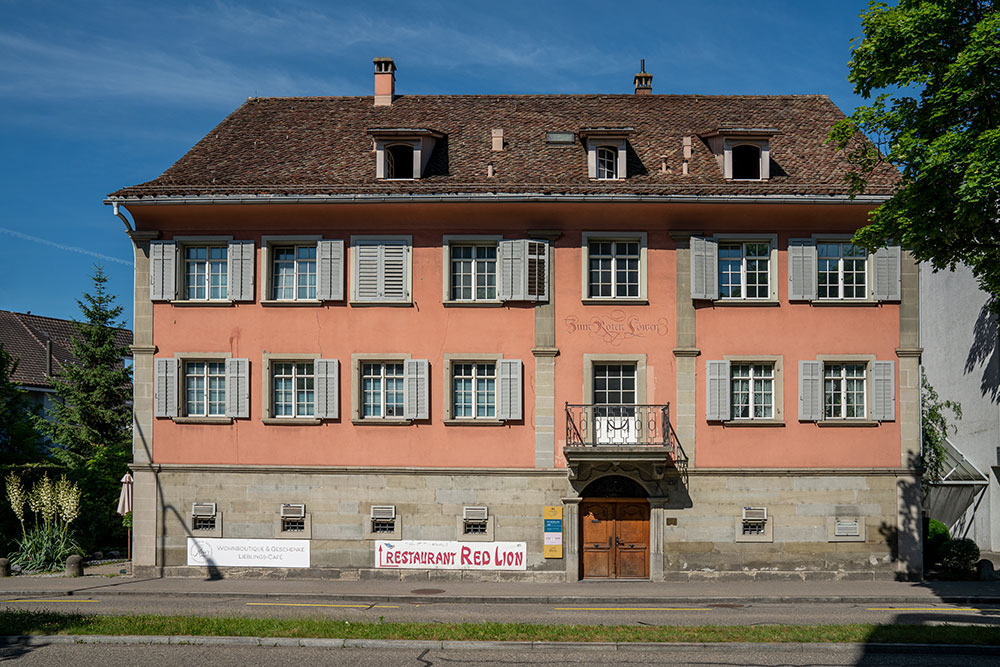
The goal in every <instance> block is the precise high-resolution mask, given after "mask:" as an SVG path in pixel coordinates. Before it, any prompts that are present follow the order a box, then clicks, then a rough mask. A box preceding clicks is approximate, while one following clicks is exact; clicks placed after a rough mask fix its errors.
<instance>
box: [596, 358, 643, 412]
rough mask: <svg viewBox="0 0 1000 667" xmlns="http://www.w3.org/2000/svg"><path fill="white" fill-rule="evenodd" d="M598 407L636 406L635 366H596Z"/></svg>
mask: <svg viewBox="0 0 1000 667" xmlns="http://www.w3.org/2000/svg"><path fill="white" fill-rule="evenodd" d="M594 403H595V404H596V405H621V404H624V405H635V364H594Z"/></svg>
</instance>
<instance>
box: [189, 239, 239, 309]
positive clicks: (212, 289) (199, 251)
mask: <svg viewBox="0 0 1000 667" xmlns="http://www.w3.org/2000/svg"><path fill="white" fill-rule="evenodd" d="M228 250H229V249H228V247H227V246H224V245H221V246H217V245H184V246H183V252H184V298H185V299H186V300H188V301H216V300H225V299H227V298H228V282H229V261H228V254H229V253H228Z"/></svg>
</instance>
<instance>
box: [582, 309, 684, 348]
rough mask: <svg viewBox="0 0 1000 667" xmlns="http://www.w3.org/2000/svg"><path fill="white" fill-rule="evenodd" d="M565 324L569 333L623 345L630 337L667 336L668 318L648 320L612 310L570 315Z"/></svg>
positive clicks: (622, 311)
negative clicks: (597, 314) (589, 314)
mask: <svg viewBox="0 0 1000 667" xmlns="http://www.w3.org/2000/svg"><path fill="white" fill-rule="evenodd" d="M563 324H564V325H565V326H566V331H567V333H571V334H579V333H584V334H588V335H590V336H594V337H597V338H600V339H601V340H603V341H604V342H605V343H609V344H611V345H621V343H622V341H625V340H628V339H630V338H643V337H646V336H666V335H667V318H665V317H661V318H659V319H656V320H646V319H643V318H641V317H639V316H637V315H629V314H628V313H627V312H625V311H624V310H612V311H611V313H610V314H609V315H607V316H596V315H595V316H594V317H589V318H587V317H585V318H581V317H576V316H575V315H570V316H569V317H567V318H566V319H565V320H563Z"/></svg>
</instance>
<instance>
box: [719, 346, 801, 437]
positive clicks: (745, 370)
mask: <svg viewBox="0 0 1000 667" xmlns="http://www.w3.org/2000/svg"><path fill="white" fill-rule="evenodd" d="M782 365H783V357H782V356H781V355H726V358H725V359H721V360H707V361H705V418H706V419H707V420H708V421H710V422H727V423H730V424H732V425H734V426H739V425H740V423H752V422H754V421H762V422H774V423H781V422H783V421H784V417H785V414H784V407H783V405H782V403H783V400H784V392H783V390H782Z"/></svg>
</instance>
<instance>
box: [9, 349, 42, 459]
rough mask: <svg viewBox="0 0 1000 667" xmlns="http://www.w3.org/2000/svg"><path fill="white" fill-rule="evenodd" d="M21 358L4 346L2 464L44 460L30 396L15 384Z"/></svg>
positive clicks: (40, 437)
mask: <svg viewBox="0 0 1000 667" xmlns="http://www.w3.org/2000/svg"><path fill="white" fill-rule="evenodd" d="M17 363H18V361H17V359H15V358H14V356H13V355H12V354H11V353H10V352H8V351H7V350H5V349H4V347H3V345H0V461H3V462H4V463H32V462H35V461H39V460H40V459H42V458H44V453H43V439H42V436H41V435H40V434H39V433H38V431H37V430H36V429H35V410H34V408H33V406H32V405H31V401H30V400H29V399H28V394H27V393H26V392H25V391H24V390H23V389H21V387H20V386H19V385H18V384H17V383H16V382H14V379H13V378H14V372H15V371H16V370H17Z"/></svg>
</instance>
